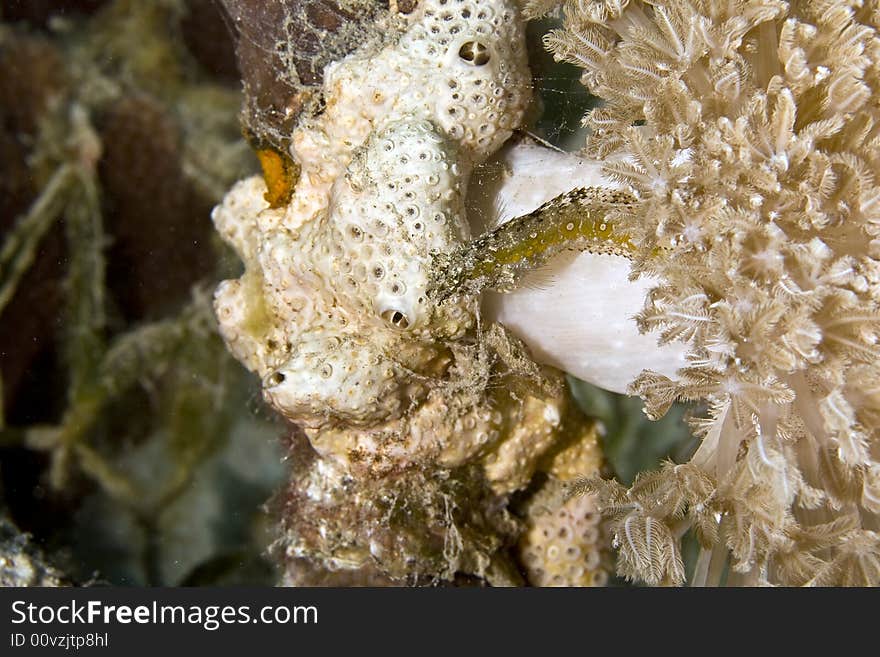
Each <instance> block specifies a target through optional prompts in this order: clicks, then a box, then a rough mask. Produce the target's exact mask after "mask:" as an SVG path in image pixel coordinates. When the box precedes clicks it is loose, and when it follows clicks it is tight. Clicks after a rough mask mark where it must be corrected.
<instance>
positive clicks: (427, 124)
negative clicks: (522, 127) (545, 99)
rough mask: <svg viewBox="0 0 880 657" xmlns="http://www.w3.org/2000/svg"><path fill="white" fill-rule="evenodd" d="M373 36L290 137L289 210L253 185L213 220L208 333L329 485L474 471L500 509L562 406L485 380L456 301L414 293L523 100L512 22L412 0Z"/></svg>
mask: <svg viewBox="0 0 880 657" xmlns="http://www.w3.org/2000/svg"><path fill="white" fill-rule="evenodd" d="M381 29H386V30H387V31H388V33H389V34H388V37H387V39H386V40H385V42H384V45H382V46H381V47H378V48H376V47H374V46H371V45H369V44H367V45H365V46H364V47H363V48H362V49H361V50H358V51H355V52H354V53H352V54H351V55H349V56H348V57H346V58H345V59H343V60H341V61H339V62H335V63H333V64H331V65H329V66H328V67H327V69H326V70H325V72H324V85H323V98H324V101H325V105H324V108H323V111H321V112H320V113H318V114H315V115H307V116H304V117H303V118H302V119H301V121H300V123H299V124H298V126H297V128H296V129H295V130H294V132H293V135H292V139H291V142H292V146H291V156H292V157H293V159H294V160H295V162H296V164H297V165H298V166H299V168H300V172H301V173H300V177H299V180H298V182H297V184H296V187H295V189H294V192H293V195H292V197H291V199H290V202H289V204H288V205H286V206H285V207H280V208H277V209H272V208H269V207H268V204H267V203H266V202H265V201H263V200H262V195H263V193H264V188H263V184H262V182H261V181H260V180H259V179H257V178H253V179H249V180H245V181H242V182H240V183H238V184H237V185H236V186H235V187H234V188H233V189H232V190H231V191H230V192H229V194H228V195H227V196H226V198H225V199H224V201H223V203H221V204H220V205H219V206H218V207H217V208H216V209H215V211H214V215H213V216H214V221H215V224H216V225H217V228H218V230H219V232H220V233H221V235H223V237H224V238H225V239H226V240H227V241H228V242H229V243H230V244H231V245H232V246H233V247H234V248H235V249H236V251H237V253H238V255H239V256H240V257H241V258H242V260H243V261H244V263H245V273H244V275H243V276H242V277H241V278H240V279H238V280H234V281H225V282H224V283H223V284H222V285H221V286H220V287H219V288H218V290H217V294H216V302H215V306H216V310H217V315H218V318H219V321H220V330H221V333H222V335H223V337H224V339H225V340H226V342H227V344H228V346H229V348H230V350H231V351H232V353H233V354H235V356H236V357H237V358H238V359H239V360H241V361H242V362H243V363H244V364H245V365H246V366H247V367H249V368H250V369H252V370H254V371H255V372H256V373H257V374H259V375H260V376H261V377H262V379H263V389H264V394H265V397H266V399H267V400H268V401H269V402H270V403H271V404H272V405H273V406H274V407H275V408H276V409H278V410H279V411H280V412H281V413H283V414H284V415H285V416H287V417H288V418H290V419H291V420H294V421H296V422H297V423H299V424H300V425H301V426H303V427H304V428H305V429H306V431H307V434H308V437H309V439H310V441H311V443H312V445H313V446H314V447H315V449H317V450H318V452H319V453H320V454H322V455H323V456H325V457H327V458H331V459H333V460H334V461H336V462H337V463H339V464H341V465H342V466H343V470H348V471H356V472H366V473H369V474H372V475H381V474H383V473H387V472H390V471H393V470H397V469H399V468H400V467H406V466H408V465H411V464H425V463H432V464H439V465H442V466H444V467H449V468H453V467H456V466H459V465H461V464H463V463H468V462H473V461H475V460H477V461H479V460H480V459H485V462H486V464H487V465H486V468H487V472H488V475H487V476H488V477H489V480H490V481H491V482H493V486H494V487H495V489H496V490H497V491H498V492H508V491H511V490H515V489H517V488H519V487H521V486H523V485H525V484H526V483H527V482H528V481H529V479H530V477H531V476H532V473H533V472H534V471H535V469H536V468H537V467H538V461H539V460H540V458H541V455H542V454H544V453H546V452H547V451H548V450H550V449H551V447H552V446H553V444H554V443H555V441H557V440H558V439H559V436H561V435H562V434H563V433H564V432H565V431H566V429H565V428H564V427H563V426H562V423H561V418H562V416H563V415H564V414H565V413H567V412H568V408H569V405H570V400H569V399H568V397H567V395H566V393H565V392H564V388H563V386H562V385H556V387H555V388H554V389H553V390H549V389H541V388H540V387H536V386H534V385H532V384H530V383H529V382H528V379H529V378H530V377H531V376H532V374H533V373H535V372H538V370H537V369H535V370H534V372H532V371H531V370H530V371H529V372H528V374H521V373H517V372H513V371H512V370H511V369H510V365H509V364H505V363H503V362H501V360H500V359H499V357H498V356H497V355H495V353H494V351H493V348H491V347H490V346H487V345H488V343H487V340H488V337H487V336H488V335H489V333H487V332H486V331H485V328H480V327H478V325H477V321H476V320H477V310H478V308H477V304H476V303H475V302H474V301H473V300H469V299H461V300H458V301H456V302H450V303H444V304H437V303H436V302H434V301H432V300H431V299H430V298H429V297H428V295H427V294H426V285H427V272H428V270H429V268H430V266H431V254H432V252H436V251H446V250H449V249H451V248H453V247H454V246H456V245H457V244H460V243H461V242H462V241H463V240H466V239H468V238H469V227H468V223H467V220H466V216H465V207H464V198H465V194H466V190H467V184H468V180H469V177H470V173H471V171H472V169H473V168H474V166H475V165H476V164H478V163H480V162H481V161H483V160H484V159H485V158H486V157H487V156H489V155H490V154H491V153H493V152H494V151H495V150H496V149H497V148H498V147H499V146H501V144H503V143H504V141H505V140H506V139H507V138H508V137H509V136H510V135H511V132H512V130H513V129H514V128H515V127H517V126H518V125H519V124H520V122H521V120H522V117H523V113H524V111H525V108H526V104H527V103H528V101H529V98H530V85H531V80H530V74H529V70H528V67H527V65H526V57H525V44H524V34H523V25H522V21H521V19H520V17H519V15H518V12H517V9H516V7H515V5H514V3H513V2H510V1H508V0H482V1H479V2H459V1H457V0H456V1H455V2H453V1H452V0H425V1H424V2H420V3H419V4H418V7H417V9H416V10H415V11H414V12H412V13H411V14H408V15H406V16H402V17H400V16H397V17H394V18H392V19H389V22H388V23H387V25H384V26H381V27H380V30H381ZM492 335H496V337H497V335H501V334H495V333H493V334H492ZM500 340H501V341H502V342H504V341H505V340H507V338H503V337H502V338H500ZM508 351H509V350H508ZM541 376H543V375H541ZM554 376H558V375H554ZM505 377H506V378H505ZM493 378H494V379H497V381H492V379H493ZM504 381H518V382H519V384H514V387H515V386H516V385H520V388H521V389H520V390H519V392H516V393H514V392H512V391H510V390H506V389H504V386H506V385H507V384H506V383H504ZM558 383H559V382H558ZM499 408H504V409H505V410H504V413H503V414H502V413H500V412H499V411H498V409H499Z"/></svg>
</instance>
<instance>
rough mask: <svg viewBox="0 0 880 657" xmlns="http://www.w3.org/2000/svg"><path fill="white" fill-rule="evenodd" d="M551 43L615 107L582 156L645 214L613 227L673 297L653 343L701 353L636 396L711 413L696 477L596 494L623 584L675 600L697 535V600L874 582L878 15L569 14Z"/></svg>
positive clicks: (879, 246)
mask: <svg viewBox="0 0 880 657" xmlns="http://www.w3.org/2000/svg"><path fill="white" fill-rule="evenodd" d="M546 42H547V44H548V45H549V46H550V47H551V48H552V49H553V50H554V52H555V53H556V54H557V56H558V57H559V58H562V59H566V60H568V61H570V62H572V63H574V64H576V65H578V66H581V67H583V69H584V72H583V78H582V79H583V81H584V82H585V84H586V85H587V86H588V87H589V88H590V90H591V91H592V92H593V93H595V94H597V95H599V96H601V97H602V98H603V99H604V101H605V102H604V104H603V105H602V106H601V107H599V108H597V109H595V110H593V111H592V112H590V114H589V115H588V116H587V118H586V123H587V124H588V125H589V126H590V127H591V128H592V134H591V136H590V137H589V139H588V143H587V152H588V153H589V154H590V155H592V156H593V157H595V158H597V159H598V158H601V159H603V160H604V162H605V164H604V167H603V175H605V176H607V177H609V178H611V179H613V180H614V181H615V182H616V183H617V184H620V185H623V186H625V187H626V188H627V189H628V190H630V191H631V193H632V195H633V196H634V197H635V198H636V199H638V203H636V204H635V205H634V206H633V207H632V208H627V209H623V210H621V211H620V212H618V213H616V214H613V215H612V216H610V220H612V221H615V222H617V223H618V224H619V225H621V226H622V227H623V228H624V229H625V230H626V232H627V234H628V235H629V237H630V239H631V240H632V241H633V243H634V245H635V247H636V249H637V251H638V253H639V254H640V255H639V256H638V257H637V258H636V261H635V265H634V271H635V272H636V273H650V274H652V275H654V276H656V277H658V279H659V280H660V281H661V284H660V285H659V286H657V287H656V288H654V289H653V290H652V291H651V293H650V295H649V297H648V300H647V303H646V304H645V308H644V309H643V311H642V312H641V313H640V314H639V317H638V321H639V323H640V326H641V327H642V328H643V329H645V330H659V331H661V335H662V338H663V339H664V340H667V341H683V342H687V343H688V344H689V354H688V360H689V363H688V367H687V368H684V369H683V370H681V371H680V372H679V376H678V380H672V379H671V378H670V377H668V376H665V375H663V374H661V373H659V372H645V373H643V374H642V375H641V376H640V377H639V378H638V379H637V380H636V382H635V383H634V386H633V388H632V389H633V391H635V392H637V393H639V394H641V395H642V396H643V397H644V398H645V399H646V401H647V410H648V413H649V414H650V415H651V416H652V417H656V416H659V415H661V414H663V413H664V412H665V411H666V409H667V408H668V407H669V405H670V404H671V403H672V402H673V401H675V400H676V399H684V400H694V399H701V400H705V401H707V402H708V404H709V406H710V410H709V413H708V415H707V417H705V418H700V419H698V420H697V421H696V422H695V426H696V429H697V431H698V433H699V435H700V436H701V437H702V438H703V442H702V444H701V446H700V448H699V450H698V451H697V453H696V454H695V456H694V458H693V460H692V461H691V463H690V464H689V465H688V467H683V466H679V467H666V468H664V469H663V470H662V471H661V472H660V473H658V474H657V475H656V476H655V477H651V478H645V479H644V480H643V481H642V482H641V483H639V482H638V481H637V482H636V484H635V485H634V486H633V487H632V488H631V489H630V490H629V491H622V490H619V489H617V488H613V487H612V488H602V487H599V488H598V490H600V492H601V493H602V494H603V502H604V504H605V506H606V507H607V508H608V509H610V510H612V511H613V512H615V513H618V514H620V516H621V517H622V518H623V519H622V520H621V521H620V522H619V523H618V524H617V528H618V539H619V540H618V543H619V545H620V546H621V562H620V563H621V564H622V570H623V572H624V573H625V574H627V575H628V576H631V577H634V576H638V577H641V578H644V579H645V580H647V581H651V582H663V581H679V582H680V581H681V580H682V578H683V576H684V569H683V568H682V567H681V559H680V553H679V552H678V547H677V545H678V540H679V538H680V536H681V535H682V532H683V531H684V530H685V529H686V528H687V526H688V525H689V524H690V525H693V526H694V527H696V528H698V535H699V536H700V540H701V542H702V544H703V552H702V554H701V557H700V559H699V560H698V563H697V568H696V574H695V577H694V581H695V583H697V584H705V583H710V584H711V583H717V582H718V581H720V577H721V574H722V572H723V570H724V567H725V563H726V562H727V560H728V559H729V563H730V564H731V566H732V571H733V572H734V574H733V575H732V576H731V577H730V578H729V579H728V581H729V582H739V583H745V584H757V583H765V584H766V583H780V584H789V585H791V584H810V583H813V584H817V583H821V584H829V583H854V582H858V583H863V584H876V583H877V582H878V577H880V566H878V564H880V538H878V535H877V534H876V532H875V529H876V527H877V522H878V515H877V514H878V511H880V504H878V500H880V488H878V481H880V478H878V476H877V473H878V472H880V463H878V461H877V446H878V442H877V439H878V436H880V422H878V419H880V407H878V398H877V396H876V394H874V392H873V391H874V389H875V388H876V382H877V381H878V380H880V350H878V343H880V330H878V329H880V305H878V302H880V277H878V275H877V272H878V271H880V230H878V226H880V214H878V208H880V203H878V199H880V186H878V180H880V138H878V125H880V105H878V103H877V98H878V93H880V10H878V6H877V3H876V2H850V1H847V0H840V1H834V0H821V1H819V0H816V1H810V0H803V1H793V2H780V1H777V0H740V1H736V2H709V1H706V0H663V1H661V0H658V1H651V2H647V1H644V2H643V1H638V0H630V1H629V2H610V1H606V2H593V3H582V2H574V1H572V2H568V3H567V4H566V23H565V29H563V30H560V31H555V32H553V33H551V34H550V35H548V37H547V39H546ZM869 381H870V383H869ZM646 482H650V485H648V484H647V483H646ZM589 489H590V490H597V488H596V487H595V486H594V487H590V488H589ZM633 500H637V501H638V504H634V503H633V502H632V501H633ZM683 513H687V514H688V519H687V521H682V520H681V518H682V514H683ZM625 529H627V530H630V531H629V534H627V536H625V537H624V536H623V535H622V533H621V532H623V531H624V530H625ZM646 536H650V537H651V538H652V540H650V541H648V540H646V539H645V537H646ZM661 536H662V537H663V538H662V539H661V538H660V537H661ZM633 537H635V538H633ZM661 543H662V546H661ZM854 554H858V558H853V555H854ZM817 573H821V574H820V575H817Z"/></svg>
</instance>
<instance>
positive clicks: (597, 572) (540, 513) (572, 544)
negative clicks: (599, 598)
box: [520, 495, 608, 586]
mask: <svg viewBox="0 0 880 657" xmlns="http://www.w3.org/2000/svg"><path fill="white" fill-rule="evenodd" d="M601 518H602V516H601V514H600V513H599V509H598V508H597V506H596V501H595V499H594V498H593V497H592V496H589V495H581V496H577V497H573V498H571V499H568V500H565V501H564V502H563V501H560V500H556V501H555V502H554V503H549V504H546V505H544V504H541V503H536V504H534V505H533V506H532V509H531V511H530V514H529V518H528V525H527V527H526V530H525V532H523V536H522V538H521V539H520V553H521V558H522V561H523V564H524V565H525V567H526V571H527V574H528V578H529V582H530V583H531V584H533V585H534V586H603V585H604V584H605V583H606V582H607V581H608V571H607V569H606V567H605V564H604V563H603V562H604V558H603V550H604V549H606V546H604V545H603V541H602V532H601V526H600V521H601Z"/></svg>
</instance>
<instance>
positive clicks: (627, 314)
mask: <svg viewBox="0 0 880 657" xmlns="http://www.w3.org/2000/svg"><path fill="white" fill-rule="evenodd" d="M500 164H501V165H502V166H501V167H500V169H501V170H503V171H504V173H503V175H501V176H500V177H499V178H497V179H495V180H493V181H490V182H487V183H486V185H485V191H486V194H485V197H484V199H483V201H482V203H483V205H482V207H472V208H471V211H472V212H471V213H472V216H473V217H474V221H475V222H480V218H479V217H480V216H485V215H486V214H489V215H491V216H495V217H498V219H497V221H498V223H503V222H505V221H508V220H510V219H512V218H514V217H518V216H522V215H524V214H527V213H529V212H531V211H532V210H534V209H536V208H538V207H539V206H540V205H542V204H543V203H545V202H546V201H548V200H550V199H551V198H553V197H554V196H558V195H559V194H562V193H564V192H567V191H569V190H570V189H571V188H572V187H573V186H578V187H588V186H603V187H614V186H615V185H614V183H613V182H611V181H609V180H605V179H603V178H602V176H601V170H600V169H601V163H599V162H593V161H589V160H584V159H581V158H578V157H576V156H574V155H570V154H567V153H559V152H557V151H553V150H550V149H548V148H545V147H543V146H537V145H534V144H527V143H523V144H517V145H515V146H513V147H512V148H509V149H506V151H505V152H504V153H503V155H502V157H501V158H500ZM629 270H630V263H629V261H628V260H627V259H626V258H623V257H620V256H614V255H602V254H592V253H586V252H584V253H577V254H575V253H563V254H561V255H560V256H558V257H557V258H555V259H554V260H553V261H551V262H550V263H549V264H548V266H547V267H545V268H543V269H542V270H541V271H539V272H536V273H535V275H533V276H532V277H531V280H527V281H525V283H524V285H523V286H522V287H520V288H519V289H517V290H516V291H514V292H512V293H509V294H496V293H494V292H489V293H486V294H485V296H484V303H483V308H484V316H485V317H486V319H487V320H489V321H498V322H501V323H502V324H504V325H505V326H506V327H507V328H509V329H510V330H511V331H512V332H513V333H514V334H515V335H516V336H517V337H519V338H520V339H521V340H523V341H524V342H525V343H526V344H527V345H528V347H529V349H530V351H531V352H532V355H533V356H534V357H535V358H536V359H537V360H538V361H540V362H543V363H546V364H548V365H553V366H555V367H558V368H559V369H562V370H565V371H566V372H570V373H571V374H574V375H575V376H577V377H578V378H580V379H583V380H585V381H589V382H590V383H593V384H595V385H598V386H599V387H601V388H605V389H607V390H612V391H614V392H626V388H627V386H628V385H629V384H630V383H631V382H632V381H633V379H635V378H636V376H638V374H639V373H640V372H641V371H642V370H643V369H652V370H654V371H656V372H660V373H662V374H665V375H666V376H669V377H670V378H676V372H677V371H678V369H680V368H682V367H684V366H685V353H686V350H687V345H684V344H681V343H673V344H668V345H664V346H658V345H657V337H658V336H657V334H655V333H648V334H641V333H639V330H638V327H637V325H636V323H635V321H634V320H633V319H632V317H633V316H635V315H636V314H637V313H638V312H639V311H640V310H641V309H642V307H643V305H644V303H645V295H646V294H647V292H648V291H649V290H650V289H651V288H652V287H654V286H656V285H657V281H656V280H655V279H653V278H651V277H648V276H642V277H641V278H639V279H638V280H636V281H630V280H629Z"/></svg>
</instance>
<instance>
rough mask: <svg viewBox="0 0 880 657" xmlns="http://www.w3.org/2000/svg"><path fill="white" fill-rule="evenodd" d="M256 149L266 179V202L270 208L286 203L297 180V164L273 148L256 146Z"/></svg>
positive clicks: (298, 169) (298, 171) (298, 170)
mask: <svg viewBox="0 0 880 657" xmlns="http://www.w3.org/2000/svg"><path fill="white" fill-rule="evenodd" d="M256 151H257V159H259V161H260V166H261V167H262V168H263V178H264V179H265V181H266V194H265V195H264V198H265V199H266V202H267V203H269V207H270V208H280V207H282V206H284V205H287V204H288V203H289V202H290V197H291V196H292V195H293V190H294V188H295V187H296V183H297V181H298V180H299V173H300V168H299V165H298V164H297V163H296V162H294V161H293V160H292V159H291V158H290V157H288V156H287V155H284V154H283V153H281V152H279V151H277V150H275V149H274V148H258V149H256Z"/></svg>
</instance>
